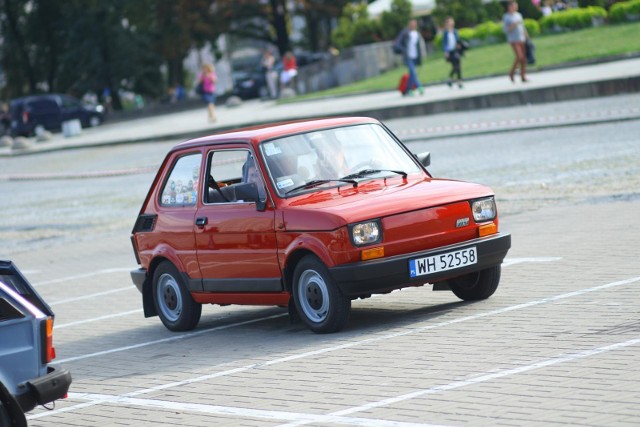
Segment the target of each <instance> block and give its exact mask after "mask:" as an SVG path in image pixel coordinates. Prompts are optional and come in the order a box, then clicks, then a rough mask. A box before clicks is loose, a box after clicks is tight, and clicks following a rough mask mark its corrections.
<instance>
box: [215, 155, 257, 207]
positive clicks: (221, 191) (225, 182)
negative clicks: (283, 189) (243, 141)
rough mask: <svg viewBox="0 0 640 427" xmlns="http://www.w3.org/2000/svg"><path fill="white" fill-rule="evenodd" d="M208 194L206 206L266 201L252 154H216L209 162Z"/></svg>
mask: <svg viewBox="0 0 640 427" xmlns="http://www.w3.org/2000/svg"><path fill="white" fill-rule="evenodd" d="M205 176H207V177H208V178H207V179H208V181H207V191H206V192H205V200H204V203H207V204H213V203H245V202H256V201H257V200H262V201H264V200H265V199H266V191H265V186H264V180H263V177H262V173H261V171H260V168H259V165H258V163H257V162H256V159H255V157H254V156H253V154H252V153H251V152H250V151H249V150H242V149H235V150H215V151H211V152H210V153H209V155H208V160H207V171H206V175H205Z"/></svg>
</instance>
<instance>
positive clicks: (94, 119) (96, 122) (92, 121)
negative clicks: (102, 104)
mask: <svg viewBox="0 0 640 427" xmlns="http://www.w3.org/2000/svg"><path fill="white" fill-rule="evenodd" d="M101 124H102V119H101V118H100V116H91V117H89V126H91V127H92V128H94V127H96V126H100V125H101Z"/></svg>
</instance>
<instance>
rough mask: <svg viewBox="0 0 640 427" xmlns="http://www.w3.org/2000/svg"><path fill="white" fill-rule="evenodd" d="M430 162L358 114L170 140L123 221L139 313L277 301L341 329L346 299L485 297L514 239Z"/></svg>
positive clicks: (486, 201) (180, 320) (484, 193)
mask: <svg viewBox="0 0 640 427" xmlns="http://www.w3.org/2000/svg"><path fill="white" fill-rule="evenodd" d="M428 164H429V154H428V153H425V154H423V155H417V156H416V155H414V154H412V153H411V152H410V151H409V150H408V149H407V148H406V147H405V146H404V145H403V144H402V143H401V142H400V141H399V140H398V138H396V137H395V136H394V135H393V134H392V133H391V132H390V131H389V129H387V128H386V127H385V126H384V125H383V124H381V123H380V122H378V121H377V120H374V119H371V118H361V117H359V118H335V119H321V120H308V121H297V122H289V123H278V124H272V125H265V126H257V127H252V128H246V129H240V130H236V131H231V132H225V133H221V134H217V135H213V136H208V137H204V138H199V139H194V140H191V141H187V142H184V143H182V144H179V145H177V146H176V147H174V148H173V149H172V150H171V151H170V152H169V154H168V155H167V156H166V158H165V160H164V162H163V163H162V166H161V167H160V170H159V171H158V174H157V176H156V178H155V180H154V181H153V185H152V186H151V189H150V191H149V194H148V195H147V198H146V199H145V201H144V204H143V205H142V209H141V211H140V215H139V216H138V219H137V221H136V224H135V226H134V228H133V235H132V242H133V246H134V251H135V254H136V258H137V261H138V264H140V266H141V268H140V269H137V270H134V271H132V273H131V276H132V279H133V282H134V283H135V285H136V286H137V288H138V289H139V290H140V292H141V293H142V296H143V306H144V313H145V316H146V317H150V316H155V315H159V316H160V319H161V320H162V322H163V323H164V325H165V326H166V327H167V328H168V329H170V330H172V331H185V330H190V329H193V328H194V327H195V326H196V325H197V324H198V321H199V319H200V313H201V309H202V304H220V305H227V304H249V305H279V306H289V310H290V312H291V313H295V312H297V314H298V315H299V316H300V317H301V318H302V320H303V321H304V322H305V323H306V324H307V326H308V327H309V328H310V329H311V330H313V331H314V332H320V333H326V332H335V331H338V330H340V329H341V328H343V327H344V325H345V324H346V322H347V320H348V317H349V312H350V309H351V301H352V300H353V299H356V298H366V297H369V296H371V295H372V294H380V293H388V292H390V291H392V290H394V289H400V288H404V287H408V286H421V285H423V284H426V283H431V284H433V285H434V289H450V290H451V291H453V293H454V294H455V295H456V296H458V297H459V298H461V299H463V300H480V299H485V298H488V297H489V296H491V295H492V294H493V293H494V292H495V290H496V288H497V287H498V283H499V281H500V264H501V263H502V260H503V259H504V257H505V256H506V254H507V251H508V250H509V248H510V246H511V236H510V235H509V234H505V233H500V232H499V231H498V214H497V210H496V204H495V200H494V195H493V193H492V191H491V190H490V189H489V188H487V187H484V186H482V185H478V184H470V183H466V182H460V181H453V180H445V179H437V178H433V177H432V176H431V175H430V174H429V172H427V170H426V169H425V167H426V166H428Z"/></svg>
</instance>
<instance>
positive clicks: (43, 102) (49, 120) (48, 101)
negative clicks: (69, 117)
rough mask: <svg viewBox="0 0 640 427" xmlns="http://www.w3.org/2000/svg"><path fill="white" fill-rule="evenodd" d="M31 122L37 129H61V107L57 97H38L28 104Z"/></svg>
mask: <svg viewBox="0 0 640 427" xmlns="http://www.w3.org/2000/svg"><path fill="white" fill-rule="evenodd" d="M27 108H28V111H29V122H30V123H31V124H32V126H33V128H34V129H35V128H36V127H38V126H42V127H44V128H45V129H50V130H54V129H59V128H60V123H61V118H62V117H61V115H60V106H59V105H58V102H57V100H56V98H55V97H52V96H43V97H37V98H34V99H33V100H31V101H29V103H28V107H27Z"/></svg>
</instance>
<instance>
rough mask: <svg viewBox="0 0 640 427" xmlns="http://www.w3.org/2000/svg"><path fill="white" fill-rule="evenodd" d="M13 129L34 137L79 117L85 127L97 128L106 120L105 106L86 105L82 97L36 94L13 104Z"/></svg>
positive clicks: (18, 132) (10, 109)
mask: <svg viewBox="0 0 640 427" xmlns="http://www.w3.org/2000/svg"><path fill="white" fill-rule="evenodd" d="M9 112H10V115H11V132H12V133H13V134H14V135H24V136H31V135H34V134H36V133H38V132H39V131H40V130H51V131H55V130H60V129H61V128H62V123H63V122H65V121H68V120H73V119H78V120H80V123H81V125H82V127H85V128H86V127H95V126H98V125H100V124H101V123H102V122H103V121H104V108H103V107H102V105H87V104H83V103H82V102H81V101H79V100H78V99H76V98H74V97H72V96H69V95H61V94H47V95H33V96H27V97H24V98H18V99H14V100H12V101H11V103H10V104H9Z"/></svg>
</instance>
